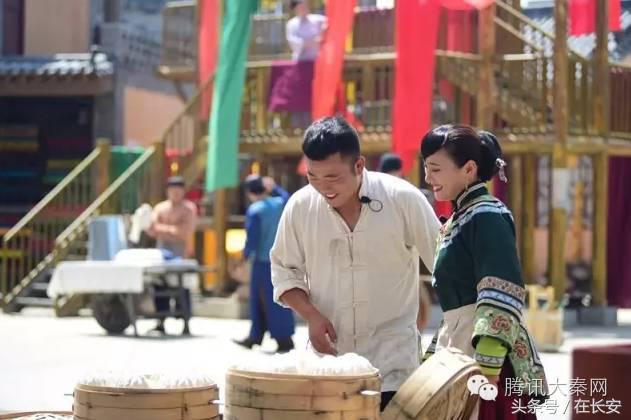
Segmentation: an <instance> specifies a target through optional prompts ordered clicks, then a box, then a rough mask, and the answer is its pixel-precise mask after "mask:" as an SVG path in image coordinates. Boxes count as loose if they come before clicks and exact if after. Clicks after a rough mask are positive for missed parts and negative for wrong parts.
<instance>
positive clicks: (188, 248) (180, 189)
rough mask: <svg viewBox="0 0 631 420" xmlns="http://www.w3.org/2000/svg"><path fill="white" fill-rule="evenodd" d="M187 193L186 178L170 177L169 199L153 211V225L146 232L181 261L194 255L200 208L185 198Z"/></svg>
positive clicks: (168, 181)
mask: <svg viewBox="0 0 631 420" xmlns="http://www.w3.org/2000/svg"><path fill="white" fill-rule="evenodd" d="M184 193H185V190H184V179H182V177H179V176H172V177H170V178H169V179H168V180H167V200H165V201H162V202H160V203H158V204H156V206H155V207H154V208H153V215H152V224H151V227H150V228H149V229H148V230H147V234H149V236H151V237H152V238H155V239H156V240H157V244H156V247H157V248H160V249H165V250H167V251H170V252H172V253H173V255H174V256H176V257H182V258H185V257H190V256H192V255H193V233H194V232H195V223H196V222H197V208H196V207H195V204H193V203H192V202H191V201H189V200H186V199H185V198H184Z"/></svg>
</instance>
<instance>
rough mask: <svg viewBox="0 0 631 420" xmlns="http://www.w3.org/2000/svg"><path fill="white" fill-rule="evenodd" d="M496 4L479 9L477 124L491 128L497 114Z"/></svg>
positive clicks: (480, 126) (479, 126)
mask: <svg viewBox="0 0 631 420" xmlns="http://www.w3.org/2000/svg"><path fill="white" fill-rule="evenodd" d="M495 7H496V6H495V4H492V5H491V6H488V7H486V8H485V9H482V10H480V11H479V16H480V18H479V23H478V45H479V50H480V56H481V57H482V61H481V64H480V74H479V76H480V78H479V89H478V92H477V98H478V101H477V108H476V115H477V121H476V124H477V126H478V128H486V129H490V128H492V126H493V117H494V114H495V99H494V98H495V94H494V90H495V76H494V75H495V73H494V68H493V61H494V57H495V23H494V21H495V12H496V8H495Z"/></svg>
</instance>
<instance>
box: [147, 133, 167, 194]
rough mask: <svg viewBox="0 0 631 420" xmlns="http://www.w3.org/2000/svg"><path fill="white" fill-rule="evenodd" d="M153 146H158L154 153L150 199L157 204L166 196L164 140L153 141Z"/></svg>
mask: <svg viewBox="0 0 631 420" xmlns="http://www.w3.org/2000/svg"><path fill="white" fill-rule="evenodd" d="M153 146H154V147H155V148H156V151H155V154H154V155H153V162H152V165H151V166H152V167H151V171H152V179H151V193H150V197H149V200H150V201H151V204H152V205H156V204H157V203H159V202H160V201H162V199H163V197H164V191H165V189H166V188H165V182H164V181H165V179H164V178H165V173H164V169H165V167H164V156H165V152H164V142H162V141H156V142H155V143H153Z"/></svg>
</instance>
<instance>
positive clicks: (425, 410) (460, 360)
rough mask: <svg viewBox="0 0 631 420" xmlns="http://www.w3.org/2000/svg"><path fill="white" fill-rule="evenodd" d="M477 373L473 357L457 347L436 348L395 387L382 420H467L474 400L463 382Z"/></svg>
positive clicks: (475, 399) (477, 369)
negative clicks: (432, 353) (396, 389)
mask: <svg viewBox="0 0 631 420" xmlns="http://www.w3.org/2000/svg"><path fill="white" fill-rule="evenodd" d="M479 374H481V371H480V368H479V366H478V365H477V364H476V362H475V360H473V359H472V358H470V357H469V356H467V355H465V354H464V353H463V352H461V351H460V350H458V349H454V348H446V349H442V350H439V351H438V352H436V354H434V355H433V356H431V357H430V358H429V359H427V360H426V361H425V362H423V364H421V366H420V367H419V368H418V369H417V370H416V372H414V373H413V374H412V376H410V378H408V380H407V381H405V383H404V384H403V385H402V386H401V388H399V390H398V391H397V393H396V394H395V396H394V398H393V399H392V401H390V403H389V404H388V406H387V407H386V409H385V410H384V412H383V414H382V416H381V418H382V419H383V420H435V419H469V418H470V416H471V414H472V413H473V410H474V409H475V406H476V404H477V402H478V396H477V395H471V393H470V392H469V390H468V389H467V381H468V380H469V378H470V377H471V376H474V375H479Z"/></svg>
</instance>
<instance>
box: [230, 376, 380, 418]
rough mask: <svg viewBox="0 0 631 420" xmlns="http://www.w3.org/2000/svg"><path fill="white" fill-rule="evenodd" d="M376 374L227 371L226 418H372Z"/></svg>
mask: <svg viewBox="0 0 631 420" xmlns="http://www.w3.org/2000/svg"><path fill="white" fill-rule="evenodd" d="M380 388H381V381H380V379H379V375H378V372H374V373H366V374H360V375H354V376H346V375H342V376H315V375H299V374H283V373H267V372H253V371H245V370H237V369H230V370H228V372H227V374H226V386H225V403H226V406H225V412H224V419H225V420H376V419H379V402H380V398H381V394H380Z"/></svg>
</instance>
